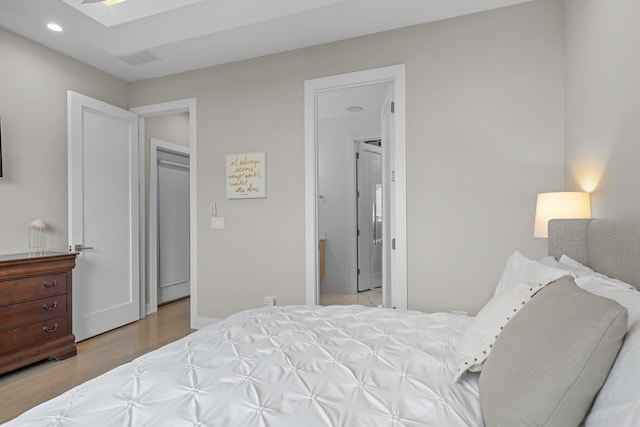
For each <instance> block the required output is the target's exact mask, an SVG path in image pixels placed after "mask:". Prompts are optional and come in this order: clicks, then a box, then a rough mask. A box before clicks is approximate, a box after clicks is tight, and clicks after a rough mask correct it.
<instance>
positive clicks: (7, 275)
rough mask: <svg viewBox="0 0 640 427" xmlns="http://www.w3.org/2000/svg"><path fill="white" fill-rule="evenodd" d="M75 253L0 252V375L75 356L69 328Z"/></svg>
mask: <svg viewBox="0 0 640 427" xmlns="http://www.w3.org/2000/svg"><path fill="white" fill-rule="evenodd" d="M76 255H77V254H75V253H72V254H70V253H61V252H53V253H51V252H49V253H47V255H43V256H31V257H30V256H28V255H27V254H17V255H0V374H2V373H5V372H8V371H11V370H14V369H16V368H19V367H22V366H25V365H28V364H30V363H33V362H37V361H39V360H42V359H47V358H49V359H58V360H60V359H66V358H68V357H71V356H75V355H76V353H77V350H76V345H75V340H76V339H75V337H74V336H73V332H72V328H71V319H72V310H71V270H72V269H73V267H75V265H76Z"/></svg>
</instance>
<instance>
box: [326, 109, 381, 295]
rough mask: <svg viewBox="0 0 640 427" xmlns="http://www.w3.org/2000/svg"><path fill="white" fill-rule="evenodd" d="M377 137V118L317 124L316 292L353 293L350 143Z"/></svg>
mask: <svg viewBox="0 0 640 427" xmlns="http://www.w3.org/2000/svg"><path fill="white" fill-rule="evenodd" d="M364 135H367V136H368V137H370V138H372V137H374V136H376V135H377V137H380V116H379V115H377V114H352V115H349V116H341V117H332V118H326V119H322V120H319V121H318V178H319V179H318V194H320V195H322V196H324V203H323V204H319V205H318V231H319V232H320V233H321V234H322V233H324V234H325V235H326V241H325V276H324V278H323V279H322V280H321V281H320V290H321V291H327V292H338V293H351V294H355V293H356V283H357V282H356V281H355V272H354V271H353V268H352V266H355V265H356V262H357V260H356V254H357V252H356V244H355V243H356V237H355V235H354V230H355V228H356V225H355V223H356V220H355V215H356V212H355V200H354V196H353V194H354V192H355V176H354V174H355V166H354V162H355V159H354V152H355V151H354V150H355V148H354V140H355V139H356V138H359V137H364Z"/></svg>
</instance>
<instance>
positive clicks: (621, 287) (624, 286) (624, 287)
mask: <svg viewBox="0 0 640 427" xmlns="http://www.w3.org/2000/svg"><path fill="white" fill-rule="evenodd" d="M575 282H576V285H578V286H579V287H581V288H582V289H584V290H585V291H588V292H591V293H592V294H595V295H599V296H601V297H605V298H609V299H612V300H614V301H615V302H617V303H618V304H620V305H621V306H623V307H624V308H626V309H627V315H628V318H627V319H628V322H627V324H628V326H629V327H630V326H631V325H632V324H633V323H635V322H636V321H637V320H640V292H639V291H638V290H637V289H636V288H634V287H633V286H631V285H630V284H628V283H624V282H621V281H620V280H616V279H610V278H608V277H606V276H605V277H589V276H585V277H580V278H578V279H576V280H575Z"/></svg>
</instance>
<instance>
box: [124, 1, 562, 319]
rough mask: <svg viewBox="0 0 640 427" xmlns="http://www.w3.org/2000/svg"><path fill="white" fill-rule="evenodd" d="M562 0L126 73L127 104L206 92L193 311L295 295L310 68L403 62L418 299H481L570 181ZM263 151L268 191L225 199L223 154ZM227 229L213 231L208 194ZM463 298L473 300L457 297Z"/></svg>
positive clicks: (444, 306) (537, 244)
mask: <svg viewBox="0 0 640 427" xmlns="http://www.w3.org/2000/svg"><path fill="white" fill-rule="evenodd" d="M563 41H564V32H563V6H562V3H561V2H560V1H556V0H538V1H535V2H531V3H526V4H522V5H518V6H514V7H509V8H504V9H499V10H496V11H491V12H485V13H481V14H476V15H472V16H467V17H462V18H456V19H451V20H447V21H442V22H438V23H433V24H425V25H420V26H416V27H410V28H406V29H401V30H396V31H391V32H387V33H381V34H376V35H372V36H367V37H361V38H357V39H352V40H347V41H342V42H337V43H332V44H328V45H323V46H318V47H313V48H308V49H303V50H297V51H292V52H287V53H283V54H278V55H272V56H267V57H262V58H258V59H253V60H248V61H242V62H237V63H232V64H227V65H222V66H216V67H211V68H207V69H202V70H198V71H193V72H188V73H182V74H178V75H174V76H169V77H165V78H158V79H152V80H147V81H142V82H136V83H132V84H131V85H130V87H129V91H130V99H129V101H130V104H131V105H145V104H152V103H157V102H163V101H170V100H175V99H182V98H189V97H197V99H198V101H197V102H198V152H197V156H198V160H197V162H198V163H197V164H198V169H197V170H198V221H199V224H198V228H199V233H198V251H199V257H198V280H199V289H198V302H199V305H198V315H199V316H205V317H206V316H208V317H222V316H224V315H227V314H229V313H232V312H235V311H238V310H241V309H246V308H250V307H255V306H260V305H262V303H263V301H262V297H263V296H265V295H274V296H276V297H277V299H278V304H301V303H304V301H305V288H304V165H303V164H304V133H303V132H304V126H303V84H304V80H305V79H309V78H315V77H320V76H327V75H332V74H338V73H344V72H348V71H354V70H361V69H367V68H374V67H380V66H385V65H391V64H398V63H404V64H406V69H407V87H406V90H407V158H408V159H407V180H408V182H407V184H408V195H407V196H408V201H407V208H408V239H409V241H408V250H409V306H410V308H413V309H421V310H451V309H462V310H469V311H476V310H477V309H478V308H479V307H481V306H482V305H483V304H484V302H486V300H487V299H488V298H489V296H490V295H491V293H492V291H493V288H494V286H495V283H496V281H497V279H498V277H499V275H500V272H501V270H502V267H503V263H504V260H505V259H506V257H507V256H508V255H509V254H510V253H511V252H512V251H513V250H515V249H521V250H522V251H524V252H525V253H527V254H530V255H531V256H540V255H542V254H543V253H544V245H545V244H546V241H543V240H534V238H533V237H532V227H533V214H534V212H533V211H534V204H535V195H536V193H538V192H541V191H553V190H557V189H561V188H562V187H563V185H564V158H563V152H564V148H563V132H564V97H563V93H564V68H563V63H564V62H563V57H564V50H563V46H564V43H563ZM244 151H266V152H267V196H268V197H267V198H266V199H257V200H234V201H229V200H226V198H225V191H224V155H225V154H228V153H237V152H244ZM211 201H216V202H217V203H218V214H219V215H222V216H225V217H226V229H225V230H218V231H213V230H209V229H208V214H209V203H210V202H211ZM461 295H464V298H461Z"/></svg>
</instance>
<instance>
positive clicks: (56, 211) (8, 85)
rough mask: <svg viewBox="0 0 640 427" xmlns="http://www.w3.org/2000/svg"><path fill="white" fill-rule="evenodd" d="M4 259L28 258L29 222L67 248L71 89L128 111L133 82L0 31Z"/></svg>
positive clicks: (0, 235)
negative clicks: (43, 227)
mask: <svg viewBox="0 0 640 427" xmlns="http://www.w3.org/2000/svg"><path fill="white" fill-rule="evenodd" d="M0 58H2V65H1V66H0V117H2V156H3V166H4V178H0V253H16V252H25V251H26V249H27V248H26V246H27V230H26V227H25V225H26V223H27V222H29V221H31V220H33V219H34V218H41V219H42V220H43V221H44V222H45V223H46V224H47V247H48V248H49V249H52V250H63V251H64V250H66V247H67V90H74V91H76V92H80V93H83V94H85V95H88V96H91V97H94V98H98V99H101V100H104V101H106V102H109V103H111V104H115V105H118V106H121V107H126V105H127V102H126V100H127V92H126V89H127V87H126V84H125V82H123V81H122V80H119V79H117V78H115V77H112V76H109V75H108V74H105V73H103V72H100V71H97V70H96V69H94V68H91V67H89V66H87V65H84V64H81V63H80V62H77V61H75V60H73V59H71V58H69V57H66V56H63V55H60V54H58V53H56V52H54V51H52V50H50V49H47V48H45V47H43V46H41V45H39V44H36V43H33V42H31V41H28V40H26V39H24V38H22V37H19V36H16V35H14V34H13V33H10V32H7V31H5V30H3V29H0Z"/></svg>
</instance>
